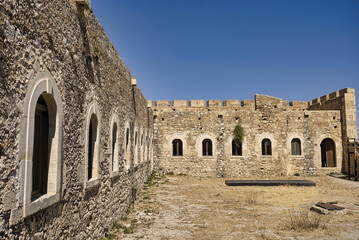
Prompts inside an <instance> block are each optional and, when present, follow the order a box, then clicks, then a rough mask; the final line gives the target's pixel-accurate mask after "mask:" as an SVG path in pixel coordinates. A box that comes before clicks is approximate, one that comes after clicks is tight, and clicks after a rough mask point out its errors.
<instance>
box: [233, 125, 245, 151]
mask: <svg viewBox="0 0 359 240" xmlns="http://www.w3.org/2000/svg"><path fill="white" fill-rule="evenodd" d="M243 138H244V128H243V127H242V126H241V125H240V124H238V125H237V126H236V127H235V128H234V131H233V140H234V144H236V146H237V147H239V145H240V144H241V143H242V142H243Z"/></svg>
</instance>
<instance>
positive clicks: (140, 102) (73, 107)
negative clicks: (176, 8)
mask: <svg viewBox="0 0 359 240" xmlns="http://www.w3.org/2000/svg"><path fill="white" fill-rule="evenodd" d="M0 99H1V101H0V104H1V105H0V106H1V107H0V176H1V179H0V238H5V239H18V238H20V239H29V238H34V239H96V238H101V237H103V236H104V233H105V232H106V229H110V228H111V226H112V223H113V222H115V221H118V220H119V219H120V217H121V216H122V215H123V214H124V212H125V211H126V209H127V208H128V206H129V204H130V203H131V202H133V201H134V199H135V197H136V192H138V190H139V189H141V187H142V185H143V183H144V182H145V181H146V180H147V178H148V176H149V175H150V173H151V171H152V169H155V170H158V171H162V172H170V171H173V172H174V173H186V174H189V175H198V176H220V177H237V176H269V175H271V176H273V175H275V176H278V175H293V174H296V173H297V174H300V175H311V174H325V173H329V172H341V171H342V172H345V171H346V166H347V165H346V163H345V161H344V162H343V155H344V157H345V154H346V149H345V141H346V140H345V139H346V137H352V138H356V137H357V135H356V119H355V116H356V115H355V95H354V89H349V88H348V89H343V90H341V91H339V92H335V93H332V94H329V95H326V96H323V97H321V98H320V99H315V100H313V101H311V102H309V103H308V102H300V101H294V102H291V103H290V104H289V105H288V102H287V101H284V100H282V99H279V98H275V97H270V96H265V95H256V96H255V99H254V100H243V101H239V100H226V101H224V102H222V101H220V100H209V101H208V102H207V104H206V102H205V101H203V100H192V101H190V102H189V103H188V102H187V101H182V100H178V101H174V102H173V103H172V104H171V103H170V102H169V101H156V103H155V105H153V102H152V101H147V100H146V99H145V97H144V96H143V94H142V93H141V91H140V89H139V88H138V86H137V82H136V79H134V77H133V76H132V75H131V73H130V72H129V70H128V68H127V67H126V66H125V65H124V63H123V61H122V59H121V58H120V57H119V55H118V53H117V51H116V50H115V48H114V46H113V45H112V43H111V42H110V40H109V39H108V37H107V35H106V33H105V32H104V30H103V28H102V27H101V25H100V23H99V22H98V20H97V19H96V17H95V16H94V14H93V12H92V10H91V5H90V0H56V1H55V0H49V1H44V0H5V2H2V3H1V4H0ZM43 112H46V114H47V115H46V116H47V117H48V118H46V119H47V120H46V121H48V126H47V127H46V131H47V134H48V137H43V136H42V135H39V133H38V129H37V127H36V126H38V125H37V124H36V123H37V122H38V121H39V120H38V119H39V116H40V115H41V114H42V113H43ZM41 116H43V115H41ZM238 123H241V125H242V126H243V127H244V129H245V131H246V136H245V139H244V142H243V144H242V153H241V154H240V155H238V156H237V155H236V156H233V154H232V144H231V141H232V132H233V129H234V127H235V126H236V125H237V124H238ZM41 126H42V127H43V126H44V125H41ZM44 129H45V128H44ZM327 138H330V139H331V140H332V141H333V142H334V143H335V146H334V150H333V151H334V152H335V153H334V155H335V159H336V165H335V167H322V166H321V154H322V153H321V143H322V141H323V140H324V139H327ZM38 139H41V141H45V142H40V143H42V144H40V145H41V146H47V147H46V149H47V151H48V152H47V153H46V156H47V158H46V160H47V162H46V163H45V164H44V165H46V166H47V167H48V174H46V189H45V190H42V192H41V194H40V195H38V193H36V191H34V189H33V188H32V186H33V185H34V184H33V181H36V179H35V178H34V176H37V175H36V174H35V173H36V171H37V170H38V169H37V167H34V166H38V165H36V164H38V162H39V160H38V159H37V157H35V156H40V155H38V153H37V151H36V149H37V148H38V146H40V145H39V144H38V142H37V140H38ZM44 139H45V140H44ZM175 139H180V140H181V141H182V143H183V146H182V147H183V149H182V150H183V151H182V153H183V154H182V155H183V156H173V149H172V147H173V146H172V142H173V140H175ZM205 139H210V140H211V141H212V144H213V154H212V156H202V155H203V154H202V148H203V146H202V142H203V140H205ZM263 139H268V140H270V142H271V149H272V152H271V154H270V155H263V154H262V151H261V142H262V140H263ZM293 139H297V140H298V141H300V146H301V152H300V154H298V155H293V154H291V153H292V152H291V144H292V142H291V141H292V140H293ZM41 156H42V155H41ZM38 175H41V174H38ZM42 175H43V174H42ZM43 176H44V175H43ZM34 179H35V180H34ZM35 185H36V184H35ZM35 190H36V189H35ZM35 193H36V194H35Z"/></svg>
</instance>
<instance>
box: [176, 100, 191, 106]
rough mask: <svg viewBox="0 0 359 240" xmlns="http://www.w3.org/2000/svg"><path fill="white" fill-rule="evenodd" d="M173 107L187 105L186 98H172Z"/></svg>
mask: <svg viewBox="0 0 359 240" xmlns="http://www.w3.org/2000/svg"><path fill="white" fill-rule="evenodd" d="M172 106H173V107H187V106H188V103H187V100H174V101H173V102H172Z"/></svg>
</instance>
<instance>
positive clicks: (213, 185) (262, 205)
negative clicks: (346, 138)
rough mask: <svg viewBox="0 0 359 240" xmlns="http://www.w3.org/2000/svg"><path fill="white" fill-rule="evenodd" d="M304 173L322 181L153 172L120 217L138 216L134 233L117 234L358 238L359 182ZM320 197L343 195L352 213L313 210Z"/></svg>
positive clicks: (120, 235)
mask: <svg viewBox="0 0 359 240" xmlns="http://www.w3.org/2000/svg"><path fill="white" fill-rule="evenodd" d="M282 179H283V178H282ZM304 179H307V180H312V181H314V182H316V184H317V186H316V187H295V186H278V187H254V186H249V187H228V186H226V185H225V184H224V179H220V178H193V177H189V176H166V177H164V178H159V177H153V182H151V184H148V185H150V186H148V185H147V186H148V188H146V189H145V190H142V192H141V193H140V194H139V196H140V197H139V198H138V199H137V200H136V203H135V206H134V208H133V209H131V211H129V214H128V216H127V217H126V218H124V219H125V220H126V221H125V222H123V223H121V224H123V225H127V226H129V225H130V224H131V222H132V221H133V222H136V227H135V228H134V233H132V234H124V233H123V230H121V231H118V232H117V234H118V236H117V237H118V239H138V238H143V239H196V240H197V239H199V240H200V239H313V240H314V239H357V238H358V236H359V183H354V182H351V183H349V184H348V183H347V182H345V181H343V180H338V179H334V178H331V177H311V178H304ZM318 201H323V202H330V201H338V205H339V206H342V207H345V208H347V209H348V210H349V212H350V213H351V214H348V215H328V216H322V215H319V214H317V213H314V212H313V213H312V212H309V211H308V210H309V208H310V207H311V206H312V205H313V204H314V203H315V202H318ZM288 209H291V211H288ZM134 219H135V221H134Z"/></svg>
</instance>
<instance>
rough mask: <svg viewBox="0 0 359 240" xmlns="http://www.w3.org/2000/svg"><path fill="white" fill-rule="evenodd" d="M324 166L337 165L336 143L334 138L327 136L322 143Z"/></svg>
mask: <svg viewBox="0 0 359 240" xmlns="http://www.w3.org/2000/svg"><path fill="white" fill-rule="evenodd" d="M320 148H321V155H322V167H336V165H337V163H336V157H335V143H334V141H333V140H332V139H330V138H326V139H324V140H323V141H322V142H321V144H320Z"/></svg>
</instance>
